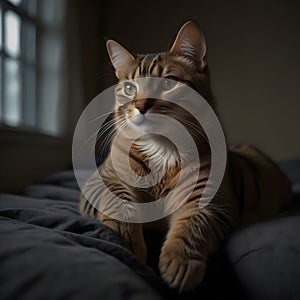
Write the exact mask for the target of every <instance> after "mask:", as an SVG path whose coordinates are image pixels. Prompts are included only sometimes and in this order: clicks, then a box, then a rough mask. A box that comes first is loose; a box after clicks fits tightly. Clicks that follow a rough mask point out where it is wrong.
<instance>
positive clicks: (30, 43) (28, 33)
mask: <svg viewBox="0 0 300 300" xmlns="http://www.w3.org/2000/svg"><path fill="white" fill-rule="evenodd" d="M22 49H24V53H22V56H23V57H26V59H27V61H28V62H31V63H33V62H35V59H36V54H35V49H36V29H35V26H34V25H33V24H32V23H30V22H23V23H22Z"/></svg>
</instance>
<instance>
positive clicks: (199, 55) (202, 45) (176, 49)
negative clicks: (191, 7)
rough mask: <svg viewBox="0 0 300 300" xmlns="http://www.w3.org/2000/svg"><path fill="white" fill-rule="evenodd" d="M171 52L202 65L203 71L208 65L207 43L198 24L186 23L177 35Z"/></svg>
mask: <svg viewBox="0 0 300 300" xmlns="http://www.w3.org/2000/svg"><path fill="white" fill-rule="evenodd" d="M170 52H173V53H176V54H179V55H182V56H186V57H189V58H191V59H192V60H193V61H195V62H197V63H199V64H200V66H199V67H200V68H201V70H203V69H204V67H205V66H206V65H207V59H206V42H205V39H204V36H203V34H202V32H201V31H200V29H199V28H198V26H197V24H196V23H195V22H193V21H189V22H186V23H185V24H184V25H183V26H182V27H181V28H180V30H179V32H178V33H177V36H176V39H175V41H174V43H173V45H172V47H171V50H170Z"/></svg>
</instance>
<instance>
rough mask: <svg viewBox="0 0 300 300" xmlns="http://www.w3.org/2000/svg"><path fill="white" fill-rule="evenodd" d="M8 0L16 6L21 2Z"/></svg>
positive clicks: (20, 0)
mask: <svg viewBox="0 0 300 300" xmlns="http://www.w3.org/2000/svg"><path fill="white" fill-rule="evenodd" d="M8 1H9V2H10V3H12V4H14V5H16V6H18V5H19V4H20V3H21V2H22V0H8Z"/></svg>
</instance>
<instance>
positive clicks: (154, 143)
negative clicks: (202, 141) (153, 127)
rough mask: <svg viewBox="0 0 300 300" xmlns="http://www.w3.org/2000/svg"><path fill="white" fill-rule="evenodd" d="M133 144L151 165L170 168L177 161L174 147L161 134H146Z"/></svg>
mask: <svg viewBox="0 0 300 300" xmlns="http://www.w3.org/2000/svg"><path fill="white" fill-rule="evenodd" d="M134 145H135V147H136V148H137V149H139V151H141V153H142V154H143V155H145V156H146V157H147V158H148V159H149V160H150V161H151V163H152V164H153V165H157V166H158V167H167V168H170V167H173V166H174V165H175V164H176V162H178V161H179V154H178V151H177V149H176V147H175V146H174V144H172V143H171V142H170V141H169V140H168V139H166V138H165V137H163V136H159V135H152V134H148V135H147V136H145V137H143V138H141V139H139V140H137V141H135V143H134Z"/></svg>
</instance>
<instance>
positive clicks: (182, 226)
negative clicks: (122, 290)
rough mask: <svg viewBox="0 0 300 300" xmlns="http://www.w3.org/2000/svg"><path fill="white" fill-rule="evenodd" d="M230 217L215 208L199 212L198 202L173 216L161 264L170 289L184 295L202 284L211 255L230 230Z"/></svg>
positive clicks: (187, 204) (188, 204)
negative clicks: (177, 290)
mask: <svg viewBox="0 0 300 300" xmlns="http://www.w3.org/2000/svg"><path fill="white" fill-rule="evenodd" d="M229 215H230V213H228V212H226V209H219V210H218V209H217V208H216V207H214V208H213V206H211V208H209V207H205V208H202V209H200V208H199V206H198V204H197V203H196V202H195V201H193V202H189V203H186V204H184V205H183V206H182V207H181V208H180V209H178V210H177V211H176V213H175V214H173V215H172V217H171V223H170V229H169V232H168V234H167V238H166V240H165V243H164V245H163V247H162V250H161V254H160V262H159V268H160V271H161V274H162V277H163V279H164V280H165V281H166V282H167V283H168V284H169V286H171V287H174V288H177V289H179V290H181V291H182V290H188V289H192V288H194V287H195V286H196V285H197V284H199V283H200V282H201V281H202V279H203V277H204V274H205V269H206V261H207V257H208V255H209V254H210V253H211V252H212V251H214V250H215V249H216V248H217V246H218V243H219V241H220V239H222V238H223V236H224V231H226V230H227V231H228V227H230V224H229V223H230V220H229V219H230V217H229Z"/></svg>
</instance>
